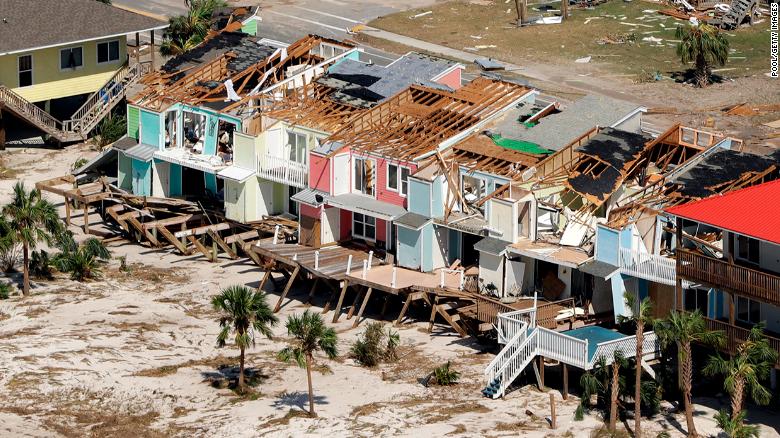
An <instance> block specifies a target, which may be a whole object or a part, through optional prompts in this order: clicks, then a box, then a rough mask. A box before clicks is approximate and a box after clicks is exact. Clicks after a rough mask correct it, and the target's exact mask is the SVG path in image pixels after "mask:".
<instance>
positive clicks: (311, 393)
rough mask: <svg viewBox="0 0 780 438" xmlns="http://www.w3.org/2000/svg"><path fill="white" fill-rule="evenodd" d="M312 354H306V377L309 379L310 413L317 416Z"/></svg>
mask: <svg viewBox="0 0 780 438" xmlns="http://www.w3.org/2000/svg"><path fill="white" fill-rule="evenodd" d="M311 362H312V360H311V354H306V378H307V379H308V381H309V415H311V416H312V417H316V416H317V414H316V413H315V412H314V388H312V385H311Z"/></svg>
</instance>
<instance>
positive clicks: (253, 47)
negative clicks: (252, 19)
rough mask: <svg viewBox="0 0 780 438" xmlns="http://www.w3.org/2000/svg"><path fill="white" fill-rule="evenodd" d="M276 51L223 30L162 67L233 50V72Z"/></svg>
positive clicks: (192, 63) (178, 66)
mask: <svg viewBox="0 0 780 438" xmlns="http://www.w3.org/2000/svg"><path fill="white" fill-rule="evenodd" d="M0 1H2V0H0ZM275 51H276V48H275V47H271V46H267V45H265V44H259V43H258V42H257V38H256V37H254V36H251V35H247V34H245V33H242V32H222V33H220V34H218V35H215V36H214V37H212V38H209V39H208V40H206V41H204V42H203V43H202V44H200V45H199V46H198V47H196V48H194V49H192V50H190V51H189V52H187V53H185V54H182V55H179V56H176V57H174V58H171V59H170V60H168V62H166V63H165V64H164V65H163V66H162V67H160V69H161V70H163V71H165V72H174V71H181V70H184V69H186V68H188V67H194V66H198V65H202V64H205V63H206V62H208V61H211V60H212V59H216V58H217V57H218V56H220V55H222V54H223V53H227V52H233V53H235V55H236V57H235V58H232V59H231V60H230V61H229V62H228V65H227V66H228V69H229V70H230V71H232V72H240V71H244V70H246V69H247V68H249V67H250V66H252V65H253V64H256V63H258V62H260V61H261V60H263V59H265V58H267V57H269V56H270V55H272V54H273V53H274V52H275ZM182 75H183V74H182ZM179 78H180V76H178V75H177V76H175V77H174V78H172V80H174V81H175V80H177V79H179Z"/></svg>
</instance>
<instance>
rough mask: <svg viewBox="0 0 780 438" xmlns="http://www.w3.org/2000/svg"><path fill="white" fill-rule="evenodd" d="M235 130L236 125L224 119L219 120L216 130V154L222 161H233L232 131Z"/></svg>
mask: <svg viewBox="0 0 780 438" xmlns="http://www.w3.org/2000/svg"><path fill="white" fill-rule="evenodd" d="M235 131H236V125H235V124H234V123H231V122H227V121H225V120H220V121H219V129H218V132H217V155H218V156H219V157H220V158H222V162H224V163H231V162H233V133H234V132H235Z"/></svg>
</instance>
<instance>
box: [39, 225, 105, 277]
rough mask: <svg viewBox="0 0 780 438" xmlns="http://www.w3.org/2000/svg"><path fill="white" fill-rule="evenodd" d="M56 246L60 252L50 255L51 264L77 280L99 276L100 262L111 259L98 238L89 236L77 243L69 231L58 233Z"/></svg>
mask: <svg viewBox="0 0 780 438" xmlns="http://www.w3.org/2000/svg"><path fill="white" fill-rule="evenodd" d="M57 248H59V250H60V252H59V253H57V254H56V255H54V257H52V259H51V264H52V265H53V266H54V267H55V268H57V270H59V271H60V272H70V276H71V278H72V279H73V280H77V281H84V280H88V279H91V278H98V277H100V275H101V264H102V263H103V262H106V261H108V260H110V259H111V253H110V252H109V251H108V248H106V246H105V245H104V244H103V242H101V241H100V240H99V239H96V238H94V237H91V238H89V239H87V240H86V241H84V243H82V244H81V245H79V244H77V243H76V241H75V240H74V239H73V234H72V233H71V232H70V231H65V232H61V233H59V234H58V236H57Z"/></svg>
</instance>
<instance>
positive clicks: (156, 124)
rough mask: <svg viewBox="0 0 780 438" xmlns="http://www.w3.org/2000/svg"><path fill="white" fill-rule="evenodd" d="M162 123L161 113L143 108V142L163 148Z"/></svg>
mask: <svg viewBox="0 0 780 438" xmlns="http://www.w3.org/2000/svg"><path fill="white" fill-rule="evenodd" d="M161 125H162V117H161V116H160V114H157V113H152V112H149V111H145V110H141V143H145V144H148V145H152V146H157V147H158V148H161V147H162V141H161V140H160V132H161V128H160V127H161Z"/></svg>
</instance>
